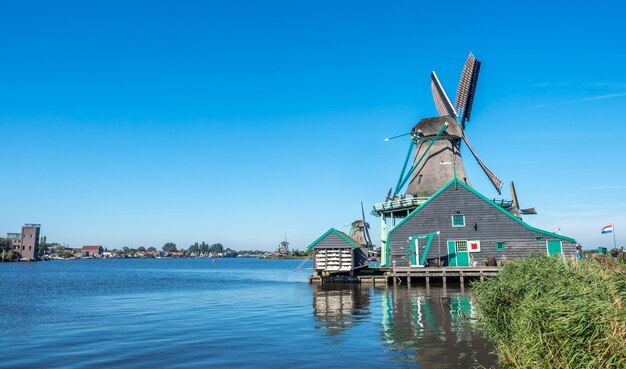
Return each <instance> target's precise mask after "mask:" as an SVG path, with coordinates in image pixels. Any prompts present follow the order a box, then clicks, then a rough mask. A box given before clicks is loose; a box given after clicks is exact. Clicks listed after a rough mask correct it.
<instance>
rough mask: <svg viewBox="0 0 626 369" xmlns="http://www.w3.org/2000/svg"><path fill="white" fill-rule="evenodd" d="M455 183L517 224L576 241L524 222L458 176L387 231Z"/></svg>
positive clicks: (548, 234) (397, 226) (391, 231)
mask: <svg viewBox="0 0 626 369" xmlns="http://www.w3.org/2000/svg"><path fill="white" fill-rule="evenodd" d="M455 183H456V184H457V185H460V186H462V187H464V188H465V189H467V190H468V191H470V192H471V193H473V194H474V195H476V196H477V197H478V198H480V199H482V200H483V201H485V202H486V203H488V204H489V205H491V206H493V207H494V208H496V209H498V210H499V211H500V212H502V213H503V214H505V215H506V216H508V217H509V218H511V219H513V220H514V221H516V222H518V223H519V224H521V225H522V226H524V227H526V228H527V229H529V230H531V231H534V232H538V233H541V234H545V235H547V236H551V237H554V238H559V239H561V240H564V241H568V242H572V243H576V240H575V239H573V238H570V237H566V236H563V235H560V234H556V233H552V232H548V231H544V230H543V229H539V228H535V227H532V226H531V225H529V224H527V223H525V222H524V221H523V220H521V219H520V218H518V217H516V216H515V215H513V214H511V213H510V212H508V211H507V210H505V209H503V208H502V207H500V206H498V205H496V204H495V203H494V202H493V201H491V200H489V199H488V198H486V197H485V196H484V195H483V194H481V193H480V192H478V191H476V190H475V189H473V188H471V187H470V186H468V185H467V184H466V183H464V182H463V181H460V180H459V179H458V178H454V179H453V180H451V181H450V182H448V184H446V185H445V186H443V187H442V188H441V189H440V190H439V191H437V192H436V193H435V194H434V195H432V196H431V197H430V198H429V199H428V200H426V201H425V202H424V203H423V204H422V205H420V206H419V207H418V208H416V209H415V210H413V211H412V212H411V213H410V214H409V216H407V217H406V218H404V219H402V221H401V222H400V223H398V224H396V225H395V226H394V227H393V228H391V230H390V231H389V235H391V234H392V233H393V232H394V231H395V230H396V229H398V228H399V227H400V226H402V225H403V224H404V223H405V222H406V221H407V220H409V219H411V218H412V217H413V216H414V215H415V214H417V213H419V212H420V210H422V209H423V208H424V207H426V206H427V205H428V204H429V203H430V202H431V201H433V200H434V199H435V198H436V197H437V196H439V195H440V194H441V193H442V192H443V191H445V190H446V189H447V188H448V187H450V186H452V185H453V184H455Z"/></svg>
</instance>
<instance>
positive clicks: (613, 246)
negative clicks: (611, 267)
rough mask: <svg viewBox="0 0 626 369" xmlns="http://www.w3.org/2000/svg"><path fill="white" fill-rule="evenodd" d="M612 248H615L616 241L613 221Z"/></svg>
mask: <svg viewBox="0 0 626 369" xmlns="http://www.w3.org/2000/svg"><path fill="white" fill-rule="evenodd" d="M613 248H614V249H617V243H615V223H613Z"/></svg>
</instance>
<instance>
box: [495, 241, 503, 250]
mask: <svg viewBox="0 0 626 369" xmlns="http://www.w3.org/2000/svg"><path fill="white" fill-rule="evenodd" d="M496 250H498V251H504V241H502V242H496Z"/></svg>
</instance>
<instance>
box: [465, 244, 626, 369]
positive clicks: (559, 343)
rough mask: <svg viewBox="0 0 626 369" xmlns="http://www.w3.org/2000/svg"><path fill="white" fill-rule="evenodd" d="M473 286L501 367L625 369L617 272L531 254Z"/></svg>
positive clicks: (623, 279) (624, 275)
mask: <svg viewBox="0 0 626 369" xmlns="http://www.w3.org/2000/svg"><path fill="white" fill-rule="evenodd" d="M473 287H474V288H473V294H474V297H475V299H476V300H477V302H478V311H479V322H480V327H481V329H482V330H483V332H484V333H485V334H486V335H487V336H488V337H489V338H490V339H491V340H493V342H494V344H495V345H496V350H497V354H498V357H499V360H500V363H501V365H502V366H503V367H513V368H626V306H625V304H626V268H625V267H624V266H623V265H617V264H613V263H612V262H610V261H607V260H605V261H603V260H585V261H576V260H573V259H571V260H570V259H565V258H562V257H556V256H552V257H550V256H545V255H534V256H531V257H529V258H527V259H524V260H520V261H517V262H514V263H512V264H509V265H506V266H504V267H503V268H502V270H501V271H500V273H499V275H498V277H494V278H491V279H487V280H485V281H484V282H477V283H475V284H474V286H473Z"/></svg>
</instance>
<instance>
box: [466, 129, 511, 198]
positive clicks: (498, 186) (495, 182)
mask: <svg viewBox="0 0 626 369" xmlns="http://www.w3.org/2000/svg"><path fill="white" fill-rule="evenodd" d="M463 141H465V144H466V145H467V148H468V149H470V151H471V152H472V155H474V158H475V159H476V161H477V162H478V165H480V167H481V168H483V171H484V172H485V174H486V175H487V178H489V181H490V182H491V184H492V185H493V187H495V189H496V191H498V193H499V194H502V181H501V180H500V178H498V176H496V175H495V174H494V173H493V172H492V171H491V170H490V169H489V168H487V166H486V165H485V163H483V161H482V160H480V158H479V157H478V155H476V152H475V151H474V149H473V148H472V145H470V143H469V140H468V139H467V136H466V135H465V131H463Z"/></svg>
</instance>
